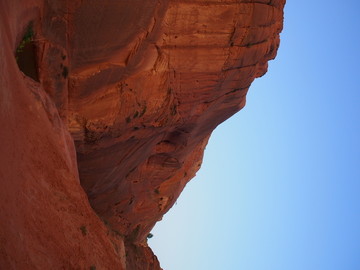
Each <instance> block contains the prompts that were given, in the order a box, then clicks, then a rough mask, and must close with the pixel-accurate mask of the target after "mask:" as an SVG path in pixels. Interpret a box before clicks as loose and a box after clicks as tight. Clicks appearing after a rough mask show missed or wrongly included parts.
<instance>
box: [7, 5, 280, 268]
mask: <svg viewBox="0 0 360 270" xmlns="http://www.w3.org/2000/svg"><path fill="white" fill-rule="evenodd" d="M284 4H285V0H257V1H248V0H246V1H245V0H244V1H241V0H213V1H205V0H194V1H188V0H158V1H144V0H141V1H140V0H131V1H130V0H126V1H125V0H124V1H111V0H107V1H104V0H91V1H80V0H74V1H60V0H28V1H26V2H25V3H24V1H20V0H11V1H10V0H2V1H0V8H1V11H0V12H1V15H2V16H0V21H1V23H0V40H1V43H2V46H1V48H0V57H1V59H2V60H3V62H2V65H1V66H0V85H1V88H0V111H1V113H0V124H1V126H2V131H1V132H0V141H1V151H0V162H1V165H0V178H1V183H2V189H1V191H0V208H1V209H0V217H1V220H2V222H1V227H0V242H1V244H0V268H1V269H128V270H129V269H130V270H132V269H142V270H143V269H160V266H159V262H158V261H157V259H156V256H155V255H153V253H152V251H151V249H150V248H149V247H148V246H147V243H146V236H147V234H148V233H149V232H150V230H151V229H152V228H153V226H154V225H155V223H156V222H157V221H159V220H160V219H161V218H162V216H163V215H164V213H166V212H167V211H168V210H169V209H170V208H171V207H172V205H173V204H174V203H175V201H176V199H177V197H178V196H179V195H180V193H181V191H182V190H183V188H184V186H185V185H186V183H187V182H188V181H189V180H190V179H191V178H192V177H194V175H195V173H196V171H197V170H198V169H199V168H200V165H201V161H202V156H203V151H204V148H205V146H206V144H207V141H208V138H209V136H210V134H211V132H212V131H213V130H214V128H215V127H216V126H217V125H219V124H220V123H221V122H223V121H224V120H226V119H227V118H229V117H230V116H231V115H233V114H234V113H236V112H237V111H239V110H240V109H241V108H242V107H243V106H244V105H245V98H246V93H247V91H248V89H249V86H250V84H251V82H252V81H253V80H254V79H255V78H256V77H259V76H262V75H263V74H264V73H265V72H266V70H267V62H268V61H269V60H270V59H273V58H274V57H275V55H276V51H277V49H278V46H279V33H280V31H281V29H282V22H283V6H284ZM30 28H31V29H30ZM29 29H30V30H31V36H30V39H31V43H30V45H29V46H28V47H25V49H22V50H24V51H25V53H27V52H29V54H31V53H32V54H33V56H32V57H33V58H31V57H30V58H29V56H25V58H23V57H24V56H22V55H18V54H17V51H18V50H19V49H17V48H18V46H19V44H21V42H22V40H24V33H25V32H26V31H29ZM29 59H33V60H29ZM29 61H34V63H33V65H30V67H27V68H28V69H29V70H31V71H30V72H29V71H27V70H26V68H24V69H23V68H22V67H21V63H22V62H26V63H28V62H29ZM17 63H18V64H19V65H18V64H17ZM19 66H20V69H21V70H22V71H23V72H24V73H22V72H21V71H20V70H19ZM34 69H36V70H34Z"/></svg>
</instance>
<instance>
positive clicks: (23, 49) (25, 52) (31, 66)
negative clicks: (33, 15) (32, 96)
mask: <svg viewBox="0 0 360 270" xmlns="http://www.w3.org/2000/svg"><path fill="white" fill-rule="evenodd" d="M36 51H37V48H36V44H35V41H34V30H33V24H32V23H30V24H29V26H28V27H27V29H26V32H25V34H24V35H23V37H22V39H21V41H20V43H19V45H18V47H17V48H16V52H15V58H16V62H17V64H18V66H19V69H20V70H21V71H22V72H23V73H24V74H25V75H26V76H28V77H30V78H32V79H33V80H35V81H37V82H39V73H38V66H37V61H36Z"/></svg>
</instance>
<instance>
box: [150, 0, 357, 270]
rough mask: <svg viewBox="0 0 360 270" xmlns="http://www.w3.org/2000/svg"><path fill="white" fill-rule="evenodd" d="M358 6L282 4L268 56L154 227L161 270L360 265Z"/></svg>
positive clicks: (325, 269) (347, 268)
mask: <svg viewBox="0 0 360 270" xmlns="http://www.w3.org/2000/svg"><path fill="white" fill-rule="evenodd" d="M359 8H360V4H359V3H358V2H357V1H351V0H348V1H343V2H339V1H335V0H328V1H325V0H318V1H291V0H288V2H287V5H286V7H285V27H284V30H283V33H282V35H281V46H280V49H279V51H278V56H277V58H276V60H274V61H271V62H270V64H269V71H268V73H267V74H266V75H265V76H264V77H262V78H259V79H257V80H255V82H254V83H253V84H252V86H251V88H250V91H249V93H248V96H247V105H246V107H245V108H244V109H243V110H242V111H240V112H239V113H238V114H236V115H235V116H233V117H232V118H230V119H229V120H227V121H226V122H225V123H223V124H221V125H220V126H219V127H218V128H217V129H216V130H215V132H214V133H213V135H212V137H211V139H210V142H209V145H208V146H207V148H206V151H205V158H204V162H203V165H202V168H201V170H200V171H199V172H198V174H197V176H196V177H195V178H194V179H193V180H192V181H191V182H190V183H189V184H188V185H187V187H186V188H185V190H184V192H183V194H182V195H181V197H180V198H179V199H178V202H177V204H176V205H175V206H174V207H173V208H172V209H171V210H170V211H169V213H168V214H166V215H165V216H164V218H163V221H161V222H159V223H158V224H157V225H156V227H155V228H154V230H153V234H154V237H153V238H152V239H150V240H149V244H150V246H151V247H152V248H153V250H154V252H155V253H156V254H157V256H158V257H159V260H160V262H161V265H162V267H163V268H164V269H165V270H184V269H186V270H203V269H204V270H205V269H206V270H223V269H225V270H237V269H243V270H305V269H306V270H358V269H360V120H359V117H360V68H359V60H360V16H359V10H360V9H359Z"/></svg>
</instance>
